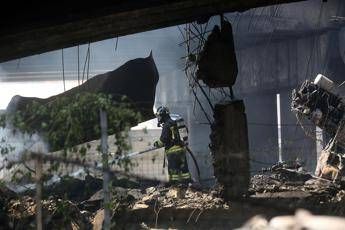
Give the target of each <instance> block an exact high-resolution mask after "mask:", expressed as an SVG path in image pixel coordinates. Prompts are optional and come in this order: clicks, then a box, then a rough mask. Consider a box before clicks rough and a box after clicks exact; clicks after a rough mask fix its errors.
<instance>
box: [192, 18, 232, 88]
mask: <svg viewBox="0 0 345 230" xmlns="http://www.w3.org/2000/svg"><path fill="white" fill-rule="evenodd" d="M197 64H198V71H197V73H196V75H197V78H198V79H200V80H203V81H204V82H205V84H206V85H208V86H209V87H230V86H232V85H234V84H235V81H236V78H237V72H238V67H237V60H236V54H235V48H234V38H233V33H232V26H231V23H230V22H227V21H224V20H222V23H221V29H220V28H219V27H218V25H216V26H214V28H213V30H212V32H211V34H210V35H209V36H208V38H207V40H206V42H205V46H204V49H203V50H202V51H201V53H200V57H199V59H198V60H197Z"/></svg>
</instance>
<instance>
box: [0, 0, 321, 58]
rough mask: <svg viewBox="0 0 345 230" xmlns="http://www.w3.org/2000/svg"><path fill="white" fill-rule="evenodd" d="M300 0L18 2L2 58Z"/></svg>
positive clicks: (1, 21) (1, 22)
mask: <svg viewBox="0 0 345 230" xmlns="http://www.w3.org/2000/svg"><path fill="white" fill-rule="evenodd" d="M297 1H301V0H246V1H243V0H198V1H194V0H145V1H144V0H117V1H109V2H106V3H104V2H97V1H93V2H91V3H88V2H87V1H84V2H79V1H54V2H52V1H35V2H30V1H26V2H16V1H14V2H12V3H11V4H10V5H7V6H6V7H3V13H2V14H0V62H4V61H8V60H12V59H16V58H20V57H25V56H29V55H34V54H40V53H43V52H48V51H52V50H57V49H61V48H67V47H71V46H75V45H78V44H85V43H88V42H95V41H99V40H104V39H108V38H112V37H118V36H124V35H128V34H133V33H138V32H143V31H147V30H153V29H158V28H162V27H168V26H173V25H179V24H183V23H187V22H192V21H195V20H200V19H202V18H205V17H206V18H207V17H208V16H212V15H216V14H220V13H225V12H233V11H244V10H247V9H250V8H255V7H260V6H267V5H273V4H282V3H289V2H297ZM320 1H321V0H320Z"/></svg>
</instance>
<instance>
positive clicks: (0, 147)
mask: <svg viewBox="0 0 345 230" xmlns="http://www.w3.org/2000/svg"><path fill="white" fill-rule="evenodd" d="M0 143H1V144H0V151H1V155H0V169H1V170H0V179H5V180H8V179H10V178H11V176H10V174H11V170H8V169H6V166H7V165H8V164H9V163H13V162H17V161H20V159H21V158H22V157H23V154H24V153H25V152H35V153H48V150H49V148H48V144H47V143H46V142H45V141H44V140H43V138H42V137H41V136H40V135H39V134H37V133H34V134H31V135H30V134H27V133H22V132H20V131H18V130H14V129H12V128H9V126H6V127H4V128H0Z"/></svg>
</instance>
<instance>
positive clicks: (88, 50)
mask: <svg viewBox="0 0 345 230" xmlns="http://www.w3.org/2000/svg"><path fill="white" fill-rule="evenodd" d="M89 52H90V43H89V44H88V47H87V50H86V55H85V62H84V67H83V77H82V81H81V83H82V84H83V83H84V77H85V69H86V65H87V61H88V58H89Z"/></svg>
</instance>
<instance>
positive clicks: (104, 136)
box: [100, 109, 111, 230]
mask: <svg viewBox="0 0 345 230" xmlns="http://www.w3.org/2000/svg"><path fill="white" fill-rule="evenodd" d="M100 122H101V150H102V165H103V193H104V199H103V206H104V221H103V228H102V229H104V230H109V229H110V216H111V210H110V192H109V184H110V180H109V178H110V176H109V164H108V132H107V129H108V122H107V113H106V112H105V111H104V110H102V109H101V110H100Z"/></svg>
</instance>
